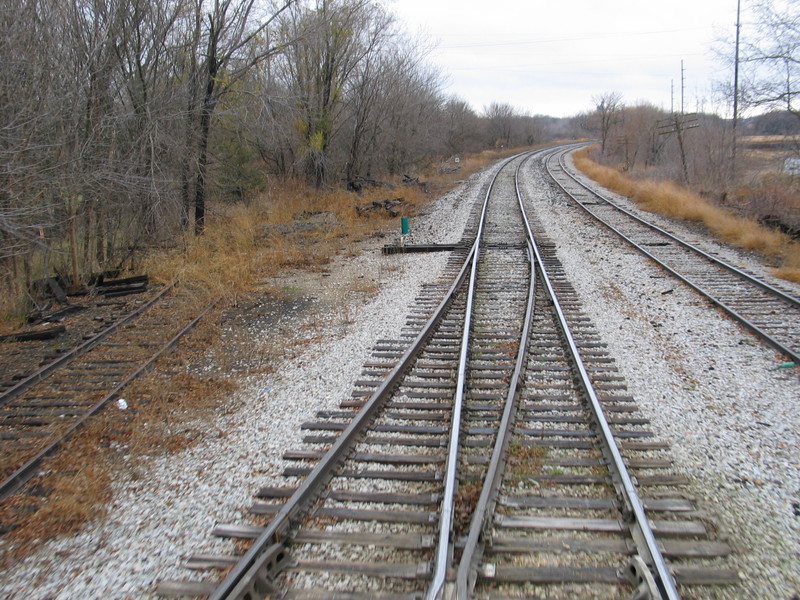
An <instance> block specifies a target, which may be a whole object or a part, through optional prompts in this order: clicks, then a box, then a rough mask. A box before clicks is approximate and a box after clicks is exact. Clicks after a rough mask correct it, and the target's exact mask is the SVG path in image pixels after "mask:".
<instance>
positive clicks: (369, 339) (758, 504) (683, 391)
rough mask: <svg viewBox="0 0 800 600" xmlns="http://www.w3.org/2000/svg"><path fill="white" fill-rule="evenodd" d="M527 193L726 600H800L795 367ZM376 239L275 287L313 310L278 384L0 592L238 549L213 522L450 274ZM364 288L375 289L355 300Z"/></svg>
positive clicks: (263, 384)
mask: <svg viewBox="0 0 800 600" xmlns="http://www.w3.org/2000/svg"><path fill="white" fill-rule="evenodd" d="M486 179H487V174H486V173H484V174H481V175H478V176H474V177H472V178H470V180H469V181H468V182H466V183H465V184H464V185H462V186H460V187H459V188H458V189H457V190H455V191H454V192H451V193H450V194H447V195H446V196H444V197H442V198H441V199H439V200H438V201H436V202H435V203H433V205H432V206H431V208H430V209H429V210H428V211H427V214H426V215H423V216H421V217H419V218H415V219H412V223H411V228H412V234H411V236H410V239H409V240H407V241H408V242H409V243H422V242H430V243H448V242H455V241H457V240H458V239H459V238H460V237H461V232H462V229H463V225H464V222H465V220H466V218H467V214H468V210H467V207H468V203H469V201H470V200H471V199H472V198H474V197H476V196H477V195H478V190H479V189H480V187H481V185H483V183H485V181H486ZM526 187H527V188H528V189H529V190H530V191H531V192H536V193H537V194H538V196H539V197H543V198H545V200H543V201H539V202H537V204H536V211H537V214H538V217H539V218H540V219H541V220H542V222H543V223H545V224H546V225H547V227H548V228H549V229H550V230H551V231H550V237H551V238H552V239H553V240H554V241H555V242H556V243H557V245H558V249H559V257H560V259H561V261H562V263H563V264H564V267H565V269H566V270H567V271H568V272H569V273H571V279H572V282H573V285H574V286H575V288H576V290H577V291H578V293H579V294H580V295H581V297H582V300H583V302H584V303H585V309H586V311H587V313H588V314H589V316H591V317H592V318H593V321H594V323H595V325H596V326H597V328H598V329H599V330H600V331H601V333H602V335H603V336H604V338H605V339H606V341H607V342H608V344H609V352H610V354H611V355H613V356H615V357H616V359H617V361H618V363H619V364H620V366H621V368H622V370H623V374H624V375H625V376H626V378H627V381H628V386H629V389H630V391H631V393H632V394H634V395H635V396H636V398H637V399H638V400H639V406H640V407H641V409H642V411H644V412H645V413H647V416H649V417H650V418H651V419H652V427H653V429H654V430H655V431H656V432H657V433H658V434H660V435H661V436H662V437H663V438H664V439H665V440H668V441H670V442H671V443H672V445H673V455H674V457H675V459H676V462H677V468H678V469H679V470H682V471H683V472H685V473H687V474H688V475H690V476H691V477H692V478H693V479H694V481H695V482H696V490H695V493H696V494H697V496H698V498H699V503H700V504H701V505H702V506H703V507H704V508H706V510H708V512H709V513H712V514H713V515H714V517H715V518H716V519H717V520H718V523H719V525H720V527H721V528H722V530H723V531H726V532H728V533H729V534H730V541H731V543H732V545H733V546H734V548H735V549H736V551H737V552H738V554H737V556H736V558H735V560H736V562H737V564H738V566H739V568H740V571H741V573H742V575H743V577H744V584H743V587H742V588H740V589H739V590H737V592H736V597H739V598H765V599H766V598H770V599H774V598H786V599H787V600H788V599H789V598H791V597H792V595H793V594H797V593H798V592H800V516H797V514H796V513H797V512H798V511H800V509H798V508H797V504H796V503H797V502H798V501H800V466H798V462H799V460H798V452H797V448H798V445H799V442H800V402H799V401H800V382H799V381H798V376H797V370H796V369H793V370H787V369H781V368H780V359H779V357H777V356H775V354H774V353H773V352H772V351H770V350H769V349H767V348H765V347H764V346H762V345H761V344H760V343H758V342H755V341H753V340H752V339H751V338H750V336H748V334H747V333H746V332H744V331H743V330H741V329H739V328H738V327H737V326H735V325H734V324H732V323H731V322H730V321H729V320H728V319H727V318H725V317H723V316H721V315H720V314H719V313H718V312H717V311H715V310H713V309H711V308H709V307H708V306H707V305H706V304H705V303H703V302H702V301H700V300H698V299H697V298H696V297H695V295H694V294H693V293H692V292H690V291H689V290H688V289H685V288H684V287H682V286H681V285H679V284H677V283H675V282H673V281H672V280H669V279H666V277H665V276H664V275H663V274H662V273H660V272H659V271H658V270H657V269H656V268H655V267H654V266H652V265H651V264H650V263H648V262H647V261H646V260H645V259H643V258H639V257H638V256H636V255H634V254H632V253H631V252H630V251H629V250H627V249H625V247H624V246H622V244H620V243H619V242H617V241H615V240H612V239H609V238H608V237H607V236H606V234H605V233H603V232H600V231H599V230H598V229H597V228H596V226H594V225H592V224H591V223H589V222H588V221H587V220H586V219H585V218H583V217H582V216H580V214H579V213H577V212H576V211H575V210H571V209H569V208H567V207H566V206H565V204H564V203H563V201H561V200H558V199H556V198H555V197H554V196H553V192H552V191H551V189H550V188H549V187H548V186H546V185H545V184H543V183H542V182H541V181H538V180H536V179H534V178H532V179H531V181H530V182H529V183H528V184H527V186H526ZM384 241H385V240H383V241H376V240H372V241H370V242H364V243H363V244H362V245H361V247H360V248H358V249H354V252H353V254H354V255H355V257H354V258H343V259H340V260H337V261H336V262H335V264H333V265H331V267H330V276H328V277H325V276H323V275H322V274H303V273H296V274H292V275H289V276H287V277H286V278H285V279H283V280H282V281H281V282H277V283H278V284H280V285H285V286H291V287H292V288H293V289H297V290H299V292H298V304H302V305H304V306H307V309H306V310H299V311H298V314H297V315H294V316H292V315H287V316H286V317H285V319H287V321H285V322H284V323H280V324H278V326H277V327H274V328H272V329H270V330H265V331H263V332H262V336H263V337H264V338H265V340H266V341H267V342H269V343H273V344H283V343H285V340H274V337H273V336H274V335H275V333H276V332H280V334H281V335H287V336H288V335H290V334H291V332H294V334H295V335H296V336H298V337H299V338H302V340H303V341H302V344H301V345H299V346H296V349H295V350H293V351H292V352H287V353H286V356H285V359H284V361H283V363H282V364H280V365H279V366H278V367H277V368H276V369H275V372H274V374H273V375H269V376H251V377H249V378H247V379H245V380H244V382H243V384H242V386H241V391H240V392H239V393H238V395H237V397H236V398H233V399H232V402H231V406H235V407H236V408H235V410H234V409H230V410H229V411H228V412H221V413H220V415H219V420H218V421H217V422H216V423H214V424H213V425H212V426H211V428H210V429H211V433H210V435H209V438H208V439H207V440H205V441H203V442H201V443H198V444H197V445H196V446H194V447H192V448H190V449H189V450H187V451H185V452H183V453H181V454H180V455H178V456H169V457H164V458H161V459H157V460H151V461H149V462H148V463H145V464H144V465H142V466H141V468H139V469H138V471H139V473H140V476H139V477H136V478H132V477H123V476H120V479H119V480H118V481H117V482H116V483H115V486H114V489H115V493H114V499H113V505H114V506H113V509H112V510H111V511H110V515H109V516H108V518H106V519H105V520H104V521H103V522H98V523H94V524H91V525H89V526H87V527H86V528H85V529H84V530H83V532H82V533H80V534H79V535H76V536H72V537H70V538H67V539H61V540H56V541H53V542H50V543H48V544H46V545H45V547H44V548H43V549H42V550H41V551H40V552H39V553H37V555H35V556H33V557H31V558H29V559H27V560H25V561H23V562H22V563H21V564H18V565H15V566H13V568H9V569H8V570H6V571H5V572H4V573H3V575H2V576H0V598H14V599H22V598H25V599H30V598H34V599H38V600H45V599H47V600H51V599H52V600H55V599H59V600H61V599H63V600H66V599H72V598H82V599H90V598H118V599H151V598H154V595H153V594H152V590H153V588H154V586H155V584H156V583H157V582H158V581H160V580H163V579H172V578H175V579H183V578H189V577H191V574H190V573H188V572H187V571H185V570H184V569H182V568H181V567H180V562H181V560H182V559H183V558H185V557H186V556H188V555H189V554H193V553H196V552H229V551H230V548H231V546H230V542H228V541H225V540H215V539H214V538H212V537H211V535H210V531H211V528H212V527H213V526H214V525H216V524H218V523H230V522H237V523H241V522H243V521H245V520H246V518H245V517H244V516H243V513H244V511H246V510H247V508H248V507H249V505H250V504H251V502H252V494H253V493H254V492H255V491H256V490H257V489H258V488H259V487H260V486H263V485H269V484H273V485H281V484H282V483H283V480H282V477H281V475H280V474H281V471H282V468H283V464H282V462H283V461H282V459H281V454H282V452H283V451H284V450H286V449H289V448H294V447H296V446H297V445H298V441H299V439H300V431H299V426H300V424H301V423H302V422H303V421H306V420H309V419H310V418H311V417H312V416H313V414H314V413H315V411H317V410H320V409H326V408H328V409H332V408H335V407H336V406H337V404H338V402H339V401H340V399H342V398H345V397H348V396H349V394H350V391H351V389H352V384H353V381H354V380H355V379H357V378H358V375H359V372H360V369H361V365H362V364H363V362H364V361H365V360H367V358H368V357H369V350H370V347H371V346H372V345H373V344H374V343H375V342H376V341H377V340H378V339H380V338H397V337H398V335H399V331H400V328H401V327H402V325H403V323H404V320H405V316H406V313H407V309H408V307H409V306H410V304H411V303H412V302H413V300H414V297H415V296H416V294H417V292H418V290H419V289H420V286H421V285H422V284H423V283H425V282H428V281H431V280H433V279H434V278H435V277H436V276H437V274H439V273H440V272H441V269H442V268H443V266H444V263H445V260H446V256H445V255H444V254H411V255H395V256H389V257H384V256H381V255H380V248H379V246H380V244H382V243H383V242H384ZM720 250H721V251H722V252H730V253H733V251H730V250H727V249H720ZM738 260H740V262H741V264H748V262H749V259H748V257H746V256H738ZM633 273H635V274H636V276H635V278H634V277H633V276H632V275H631V274H633ZM365 282H366V284H365ZM272 283H273V284H275V283H276V282H272ZM315 284H321V285H324V289H323V291H320V292H313V295H314V296H315V298H310V297H308V296H310V295H312V292H310V291H309V292H304V290H312V289H313V286H314V285H315ZM370 285H371V286H372V288H373V289H372V290H371V291H369V293H366V292H365V293H356V292H354V291H353V290H354V289H356V290H357V289H365V290H367V289H369V287H370ZM354 300H355V301H354ZM289 319H291V320H289ZM742 416H744V417H745V419H744V420H743V421H740V420H739V419H740V418H741V417H742ZM793 504H794V506H793ZM1 543H2V542H0V544H1ZM0 549H2V547H0ZM722 597H724V596H722Z"/></svg>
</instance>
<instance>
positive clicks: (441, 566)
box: [426, 154, 522, 600]
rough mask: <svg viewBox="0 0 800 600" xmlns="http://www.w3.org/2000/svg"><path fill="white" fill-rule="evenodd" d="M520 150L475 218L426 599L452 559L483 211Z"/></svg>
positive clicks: (440, 584) (436, 594)
mask: <svg viewBox="0 0 800 600" xmlns="http://www.w3.org/2000/svg"><path fill="white" fill-rule="evenodd" d="M520 156H522V154H518V155H515V156H512V157H510V158H508V159H506V160H505V161H504V162H503V163H502V164H501V165H500V168H499V169H498V170H497V172H496V173H495V175H494V177H492V181H491V183H490V185H489V188H488V189H487V190H486V196H485V197H484V199H483V206H482V208H481V216H480V220H479V222H478V232H477V234H476V235H475V242H474V243H473V246H472V252H473V253H474V260H473V261H472V268H471V270H470V277H469V287H468V290H467V305H466V311H465V318H464V329H463V331H462V333H461V349H460V352H459V359H458V375H457V383H456V396H455V399H454V401H453V420H452V422H451V424H450V437H449V441H448V447H447V463H446V471H445V478H444V479H445V489H444V493H443V496H442V504H441V508H440V511H439V513H440V517H439V541H438V544H437V546H436V559H435V561H434V571H433V578H432V581H431V585H430V587H429V588H428V593H427V595H426V598H427V599H428V600H436V599H437V598H440V597H441V594H442V592H443V591H444V586H445V580H446V578H447V571H448V569H449V567H450V563H451V562H452V560H451V559H452V547H451V545H450V539H451V537H452V529H453V515H454V514H455V494H456V488H457V475H458V454H459V449H460V446H461V413H462V410H463V405H464V394H465V391H466V383H467V369H468V358H469V339H470V335H471V330H472V307H473V304H474V300H475V288H476V284H477V281H478V264H479V263H480V252H481V246H480V244H481V238H482V237H483V229H484V225H485V224H486V213H487V210H488V207H489V198H490V196H491V195H492V190H494V186H495V183H496V182H497V178H498V176H499V175H500V173H501V172H502V171H503V169H504V168H505V167H506V165H508V163H510V162H511V161H513V160H515V159H517V158H519V157H520Z"/></svg>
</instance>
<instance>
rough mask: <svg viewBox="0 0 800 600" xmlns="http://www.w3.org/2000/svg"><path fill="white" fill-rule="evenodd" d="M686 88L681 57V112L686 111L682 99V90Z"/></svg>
mask: <svg viewBox="0 0 800 600" xmlns="http://www.w3.org/2000/svg"><path fill="white" fill-rule="evenodd" d="M685 89H686V77H685V69H684V68H683V59H681V114H684V113H685V112H686V106H685V104H684V101H683V92H684V90H685Z"/></svg>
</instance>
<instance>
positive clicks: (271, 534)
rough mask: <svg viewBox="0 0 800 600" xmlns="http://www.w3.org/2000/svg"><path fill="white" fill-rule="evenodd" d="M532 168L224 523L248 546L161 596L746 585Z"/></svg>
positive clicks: (500, 593) (502, 174)
mask: <svg viewBox="0 0 800 600" xmlns="http://www.w3.org/2000/svg"><path fill="white" fill-rule="evenodd" d="M530 156H531V155H529V154H526V155H520V156H517V157H514V158H512V159H510V160H508V161H506V162H505V163H503V165H501V167H500V168H499V169H498V171H497V174H496V176H495V178H494V179H493V181H492V183H491V184H490V185H488V189H487V191H486V195H485V198H484V202H483V203H482V204H480V213H479V214H478V213H477V212H476V215H475V218H474V220H473V221H474V227H472V229H471V230H470V231H471V233H469V234H467V235H466V236H465V239H466V240H467V241H469V243H467V244H464V246H465V249H464V250H463V251H462V250H459V251H456V252H454V253H453V255H452V256H451V260H450V263H449V268H448V271H447V273H446V276H447V277H452V280H450V281H448V280H440V281H437V282H435V283H433V284H431V285H429V286H427V287H426V288H425V289H424V291H423V294H422V295H421V296H420V297H419V298H418V301H417V304H416V307H415V309H414V310H413V311H412V314H411V315H410V317H409V320H408V322H407V326H406V329H405V334H404V336H403V337H402V339H399V340H381V341H379V342H378V343H377V345H376V346H375V348H374V354H373V360H371V361H370V362H368V363H367V364H365V366H364V371H363V377H364V379H362V380H361V381H359V382H357V384H356V389H355V390H354V391H353V394H352V398H349V399H347V400H345V401H343V402H342V403H341V404H340V407H339V410H337V411H324V412H321V413H318V415H317V420H315V421H313V422H309V423H306V424H304V425H303V429H304V430H305V432H306V435H305V437H304V439H303V442H304V446H303V447H302V448H300V449H298V450H291V451H288V452H286V453H285V456H284V458H285V459H286V460H287V461H289V465H288V466H287V468H286V469H285V472H284V475H285V477H286V483H285V485H283V486H277V487H265V488H263V489H261V490H260V491H259V493H258V497H259V498H258V500H257V501H256V502H255V503H254V504H253V505H252V507H251V509H250V513H251V515H252V519H253V520H256V521H257V523H256V524H251V523H247V524H221V525H219V526H217V527H216V528H215V530H214V532H213V533H214V534H215V535H218V536H223V537H229V538H233V539H235V540H238V543H237V544H236V548H238V549H239V550H240V551H241V553H236V552H234V553H233V554H230V555H199V556H194V557H191V558H189V560H188V562H187V563H186V566H187V567H188V568H191V569H197V570H200V571H204V572H205V575H204V581H199V582H198V581H165V582H162V583H161V584H160V585H159V587H158V590H157V592H158V593H159V594H161V595H165V596H181V595H197V596H207V597H209V598H212V599H214V600H221V599H223V598H226V599H237V600H240V599H241V600H244V599H247V600H252V599H255V598H266V597H285V598H294V599H308V600H310V599H321V598H326V599H336V598H341V599H345V598H346V599H349V600H356V599H366V598H375V599H382V600H389V599H391V600H401V599H412V598H414V599H417V598H420V599H421V598H426V599H430V600H434V599H437V598H498V597H502V598H527V597H537V595H543V594H546V595H547V597H549V598H574V597H583V598H630V597H636V598H679V597H680V590H681V588H683V586H708V585H719V584H723V585H733V584H735V582H736V579H737V577H736V573H735V572H732V571H730V570H728V569H726V568H725V562H724V557H725V556H726V555H727V554H728V553H729V552H730V549H729V548H728V547H727V545H726V544H725V543H723V542H720V541H718V540H716V539H715V538H714V533H713V527H708V526H707V523H706V522H705V521H704V519H703V518H701V517H700V515H699V513H698V512H697V510H696V507H695V506H694V505H693V503H692V501H691V500H690V498H689V497H688V496H687V494H686V493H685V491H684V490H683V489H682V485H683V484H684V483H685V482H684V480H683V478H682V477H681V476H680V475H679V474H675V473H673V472H672V470H671V461H670V459H669V456H668V455H667V451H668V447H667V444H666V443H664V442H662V441H659V440H657V439H655V438H654V436H653V434H652V433H651V432H650V431H649V430H648V429H647V428H646V425H647V420H646V419H644V418H642V417H641V416H640V415H639V414H638V413H637V407H636V404H635V400H634V398H632V397H630V396H629V395H628V394H627V390H626V386H625V382H624V380H623V378H622V377H621V376H620V375H619V373H618V371H617V369H616V367H615V364H614V359H613V357H611V356H609V355H608V354H607V353H606V352H605V345H604V343H603V341H602V340H601V339H600V338H599V336H598V335H597V333H596V332H595V330H594V328H593V325H592V323H591V322H589V319H588V318H587V317H586V316H584V315H583V314H582V312H581V306H580V302H579V301H578V299H577V296H576V294H575V292H574V291H573V290H572V288H571V286H570V284H569V281H568V280H567V276H566V274H565V273H564V272H563V270H562V269H561V267H560V264H559V263H558V260H557V259H556V257H555V253H554V248H553V245H552V244H551V243H550V242H549V241H548V240H547V239H546V238H545V237H544V233H543V232H542V231H539V230H538V227H537V225H536V223H535V221H533V220H530V221H527V220H526V219H525V217H524V212H525V211H526V210H527V208H526V207H530V206H531V205H532V204H534V203H535V202H536V201H537V199H535V198H533V199H532V198H521V197H520V192H519V187H518V185H517V181H518V176H519V168H520V166H521V165H522V164H523V163H524V162H525V161H526V160H528V159H529V158H530ZM473 240H474V243H473ZM258 521H260V523H259V522H258ZM215 572H221V573H222V574H221V575H220V576H215V575H214V573H215ZM695 589H700V588H695Z"/></svg>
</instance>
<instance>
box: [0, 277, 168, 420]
mask: <svg viewBox="0 0 800 600" xmlns="http://www.w3.org/2000/svg"><path fill="white" fill-rule="evenodd" d="M176 285H177V283H176V282H173V283H171V284H169V285H168V286H167V287H166V288H164V289H163V290H161V291H160V292H159V293H158V294H156V295H155V296H154V297H153V298H151V299H150V300H148V301H147V302H146V303H144V304H142V305H141V306H140V307H138V308H137V309H136V310H133V311H131V312H130V313H128V314H127V315H125V316H124V317H122V318H120V319H119V320H117V321H115V322H114V323H112V324H111V325H109V326H108V327H106V328H105V329H104V330H103V331H101V332H100V333H98V334H96V335H95V336H93V337H91V338H89V339H88V340H86V341H85V342H83V343H82V344H80V345H79V346H76V347H75V348H73V349H72V350H70V351H69V352H67V353H65V354H63V355H62V356H60V357H58V358H57V359H56V360H54V361H52V362H49V363H47V365H45V366H44V367H42V368H41V369H39V370H38V371H36V372H35V373H33V374H31V375H29V376H28V377H26V378H25V379H23V380H21V381H19V382H18V383H17V384H16V385H14V386H12V387H10V388H8V389H7V390H6V391H5V392H3V393H2V394H0V406H3V405H5V404H8V403H9V402H10V401H11V400H13V399H14V398H16V397H17V396H19V395H20V394H22V393H23V392H24V391H25V390H27V389H29V388H31V387H33V386H34V385H36V384H37V383H39V382H40V381H43V380H44V379H45V378H47V376H48V375H50V374H51V373H53V372H54V371H55V370H56V369H58V368H59V367H63V366H64V365H66V364H67V363H69V362H71V361H73V360H74V359H76V358H78V357H79V356H80V355H81V354H84V353H86V352H88V351H89V350H91V349H92V348H94V347H95V346H96V345H97V344H99V343H100V342H101V341H102V340H103V339H104V338H106V337H108V336H109V335H110V334H111V333H113V332H114V331H116V330H117V329H119V328H120V327H122V326H123V325H125V324H126V323H128V322H129V321H130V320H131V319H133V318H134V317H137V316H138V315H140V314H141V313H143V312H144V311H146V310H147V309H148V308H150V307H151V306H153V305H154V304H155V303H156V302H158V301H159V300H161V298H163V297H164V295H165V294H166V293H167V292H169V291H170V290H171V289H173V288H174V287H175V286H176Z"/></svg>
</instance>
